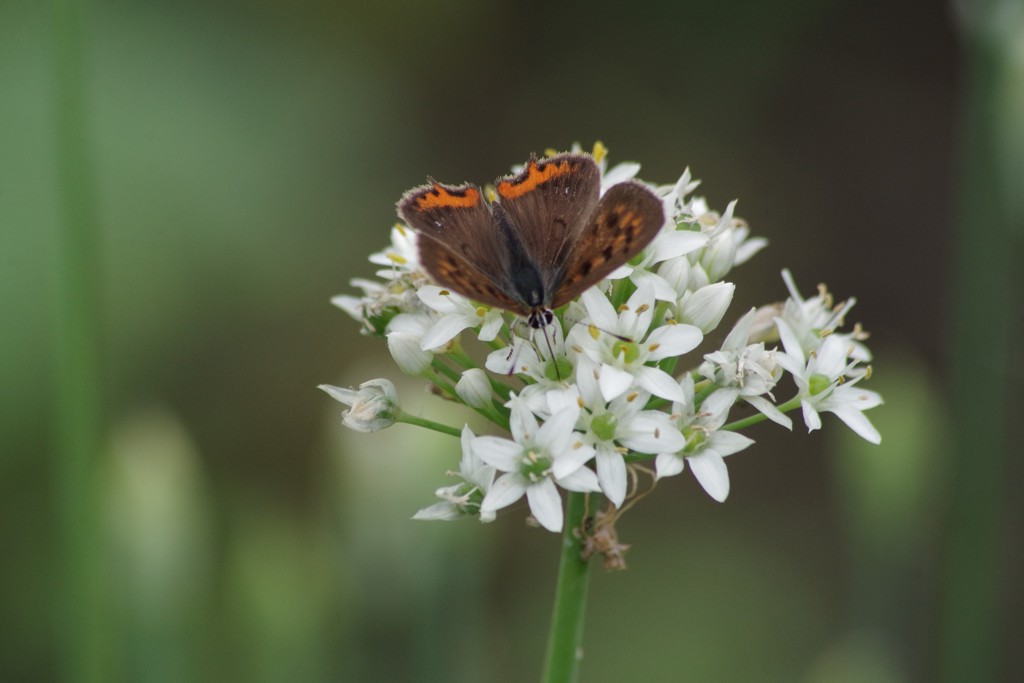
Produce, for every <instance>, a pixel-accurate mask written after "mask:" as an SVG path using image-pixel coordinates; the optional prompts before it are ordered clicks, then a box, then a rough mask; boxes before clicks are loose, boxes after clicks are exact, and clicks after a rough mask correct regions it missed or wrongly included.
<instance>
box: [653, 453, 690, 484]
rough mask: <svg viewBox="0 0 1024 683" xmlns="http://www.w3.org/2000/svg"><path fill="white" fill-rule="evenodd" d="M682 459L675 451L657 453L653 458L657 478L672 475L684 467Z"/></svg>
mask: <svg viewBox="0 0 1024 683" xmlns="http://www.w3.org/2000/svg"><path fill="white" fill-rule="evenodd" d="M685 462H686V461H685V460H683V459H682V458H681V457H680V456H679V455H677V454H675V453H659V454H658V457H657V458H655V459H654V469H655V470H656V471H657V473H658V477H657V478H658V479H661V478H662V477H674V476H675V475H677V474H679V473H680V472H682V471H683V469H685V466H684V464H683V463H685Z"/></svg>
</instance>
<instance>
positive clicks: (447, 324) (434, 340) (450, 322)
mask: <svg viewBox="0 0 1024 683" xmlns="http://www.w3.org/2000/svg"><path fill="white" fill-rule="evenodd" d="M475 324H476V316H467V315H454V314H449V315H445V316H442V317H441V318H439V319H438V321H437V322H436V323H434V326H433V327H431V328H430V330H429V331H428V332H427V333H426V334H425V335H423V340H422V341H421V342H420V346H421V347H422V348H423V349H436V348H438V347H439V346H443V345H445V344H447V343H448V342H450V341H451V340H452V339H454V338H455V336H456V335H457V334H458V333H459V332H462V331H463V330H464V329H466V328H467V327H473V326H474V325H475Z"/></svg>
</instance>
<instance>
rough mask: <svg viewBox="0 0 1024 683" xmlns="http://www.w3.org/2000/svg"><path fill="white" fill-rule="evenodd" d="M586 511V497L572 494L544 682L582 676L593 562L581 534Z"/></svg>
mask: <svg viewBox="0 0 1024 683" xmlns="http://www.w3.org/2000/svg"><path fill="white" fill-rule="evenodd" d="M586 510H587V497H586V494H583V493H570V494H569V495H568V496H567V498H566V504H565V529H564V530H563V531H562V554H561V559H560V560H559V564H558V583H557V585H556V587H555V603H554V608H553V610H552V613H551V630H550V632H549V634H548V649H547V654H546V656H545V659H544V673H543V675H542V676H541V680H542V681H544V683H572V682H573V681H576V680H577V678H578V677H579V667H580V662H581V661H582V660H583V617H584V613H585V611H586V604H587V585H588V583H589V582H588V579H589V569H590V563H589V562H588V561H586V560H584V559H583V542H582V533H581V530H582V528H583V524H584V521H585V516H586Z"/></svg>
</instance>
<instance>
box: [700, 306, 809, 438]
mask: <svg viewBox="0 0 1024 683" xmlns="http://www.w3.org/2000/svg"><path fill="white" fill-rule="evenodd" d="M757 317H758V312H757V310H755V309H750V311H748V312H747V314H746V315H744V316H743V317H742V318H740V319H739V321H738V322H737V323H736V325H735V326H734V327H733V328H732V331H731V332H730V333H729V336H728V337H726V338H725V342H724V343H723V344H722V348H721V349H719V350H718V351H715V352H713V353H709V354H707V355H706V356H704V362H703V363H702V364H701V366H700V368H699V372H700V374H701V375H703V376H704V377H706V378H708V379H709V380H711V381H712V382H714V383H715V384H716V385H718V386H720V387H732V388H735V389H736V390H738V391H739V397H740V398H741V399H743V400H744V401H746V402H747V403H749V404H750V405H752V406H754V408H756V409H757V410H758V411H760V412H761V413H762V414H763V415H764V416H765V417H767V418H768V419H770V420H772V421H773V422H776V423H778V424H780V425H782V426H783V427H785V428H786V429H792V428H793V421H792V420H790V419H789V418H788V417H786V415H785V414H784V413H783V412H782V411H781V410H779V409H778V408H776V407H775V404H774V403H772V401H770V400H768V399H769V398H771V399H772V400H774V397H772V393H771V392H772V389H774V388H775V383H776V382H778V381H779V378H780V377H781V376H782V367H781V366H780V365H779V364H778V362H777V361H776V360H775V350H774V349H773V350H770V351H766V350H765V348H764V342H758V343H756V344H748V343H747V342H748V341H749V339H750V336H751V334H752V331H753V328H754V325H755V323H756V322H757ZM765 396H767V397H768V398H765Z"/></svg>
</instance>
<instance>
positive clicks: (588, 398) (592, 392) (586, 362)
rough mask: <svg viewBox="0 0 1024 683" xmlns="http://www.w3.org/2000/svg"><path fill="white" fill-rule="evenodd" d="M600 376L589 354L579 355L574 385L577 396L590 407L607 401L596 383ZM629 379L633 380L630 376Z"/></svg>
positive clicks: (598, 405) (601, 404)
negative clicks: (577, 390)
mask: <svg viewBox="0 0 1024 683" xmlns="http://www.w3.org/2000/svg"><path fill="white" fill-rule="evenodd" d="M613 370H614V368H613ZM600 376H601V371H600V368H599V367H598V365H597V363H595V362H594V361H593V360H591V359H590V357H589V356H580V357H579V359H578V360H577V361H576V386H577V387H578V388H579V396H580V398H581V399H583V404H584V405H586V406H588V407H590V408H597V407H600V406H603V405H604V404H605V403H607V401H606V400H605V398H604V396H603V394H602V393H601V386H600V384H599V383H598V378H599V377H600ZM629 381H630V382H632V381H633V379H632V377H631V378H630V380H629Z"/></svg>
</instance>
